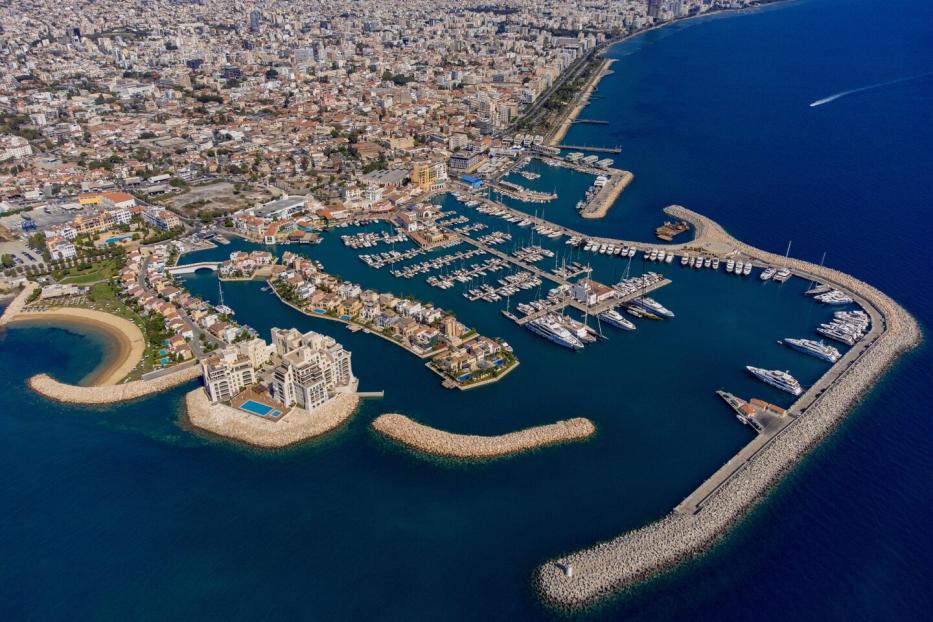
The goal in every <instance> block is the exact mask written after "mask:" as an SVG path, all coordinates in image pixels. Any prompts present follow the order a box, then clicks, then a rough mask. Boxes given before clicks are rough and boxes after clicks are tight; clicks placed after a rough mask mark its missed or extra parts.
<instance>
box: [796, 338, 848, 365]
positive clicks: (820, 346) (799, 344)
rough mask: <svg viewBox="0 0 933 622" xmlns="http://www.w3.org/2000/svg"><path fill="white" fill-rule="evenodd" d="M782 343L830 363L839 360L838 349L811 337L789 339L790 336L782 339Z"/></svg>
mask: <svg viewBox="0 0 933 622" xmlns="http://www.w3.org/2000/svg"><path fill="white" fill-rule="evenodd" d="M783 343H784V345H786V346H788V347H790V348H793V349H794V350H798V351H800V352H803V353H804V354H809V355H810V356H815V357H816V358H818V359H823V360H824V361H828V362H830V363H835V362H836V361H838V360H839V357H840V356H841V355H840V354H839V350H837V349H836V348H834V347H832V346H829V345H826V344H825V343H823V342H822V341H813V340H812V339H791V338H790V337H788V338H786V339H784V342H783Z"/></svg>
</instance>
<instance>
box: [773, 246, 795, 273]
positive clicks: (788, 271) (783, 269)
mask: <svg viewBox="0 0 933 622" xmlns="http://www.w3.org/2000/svg"><path fill="white" fill-rule="evenodd" d="M790 245H791V242H790V241H789V242H787V252H786V253H784V266H783V267H782V268H781V269H780V270H778V271H777V272H775V273H774V276H773V277H772V278H773V279H774V280H775V281H777V282H778V283H783V282H784V281H786V280H787V279H789V278H790V277H791V272H790V269H789V268H788V267H787V258H788V257H789V256H790Z"/></svg>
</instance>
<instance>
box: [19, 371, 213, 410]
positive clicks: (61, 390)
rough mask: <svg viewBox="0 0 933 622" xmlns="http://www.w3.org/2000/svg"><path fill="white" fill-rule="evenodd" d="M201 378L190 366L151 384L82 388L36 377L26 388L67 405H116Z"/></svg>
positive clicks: (134, 383)
mask: <svg viewBox="0 0 933 622" xmlns="http://www.w3.org/2000/svg"><path fill="white" fill-rule="evenodd" d="M200 377H201V366H200V365H191V366H189V367H185V368H183V369H180V370H178V371H175V372H172V373H170V374H165V375H164V376H159V377H158V378H154V379H151V380H134V381H132V382H127V383H126V384H113V385H107V386H94V387H82V386H78V385H74V384H65V383H64V382H59V381H58V380H56V379H55V378H52V377H51V376H49V375H48V374H38V375H35V376H33V377H32V378H30V379H29V382H28V384H29V388H31V389H32V390H33V391H35V392H36V393H39V394H40V395H43V396H44V397H47V398H49V399H52V400H55V401H57V402H65V403H68V404H88V405H92V404H116V403H117V402H125V401H128V400H133V399H136V398H139V397H145V396H146V395H152V394H153V393H159V392H161V391H165V390H167V389H171V388H172V387H176V386H178V385H180V384H183V383H185V382H188V381H191V380H194V379H195V378H200Z"/></svg>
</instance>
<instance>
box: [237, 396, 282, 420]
mask: <svg viewBox="0 0 933 622" xmlns="http://www.w3.org/2000/svg"><path fill="white" fill-rule="evenodd" d="M240 410H245V411H246V412H248V413H250V414H253V415H259V416H260V417H278V416H279V415H281V414H282V412H281V411H279V410H276V409H274V408H272V407H271V406H266V405H265V404H261V403H259V402H257V401H256V400H246V401H245V402H243V403H242V404H240Z"/></svg>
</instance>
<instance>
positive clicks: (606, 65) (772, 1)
mask: <svg viewBox="0 0 933 622" xmlns="http://www.w3.org/2000/svg"><path fill="white" fill-rule="evenodd" d="M788 1H789V0H758V1H757V2H755V3H754V4H751V5H749V6H745V7H736V8H721V9H713V10H710V11H706V12H705V13H700V14H698V15H688V16H686V17H678V18H676V19H672V20H670V21H666V22H662V23H659V24H654V25H652V26H649V27H648V28H643V29H642V30H639V31H637V32H630V33H627V34H625V35H623V36H621V37H618V38H616V39H612V40H610V41H606V42H605V43H604V44H602V45H601V46H599V47H597V49H596V52H595V53H596V54H600V53H605V52H606V51H608V50H609V49H611V48H612V47H613V46H615V45H618V44H620V43H625V42H627V41H630V40H632V39H634V38H636V37H639V36H641V35H644V34H647V33H649V32H652V31H654V30H661V29H663V28H666V27H668V26H672V25H674V24H683V23H687V22H693V21H699V20H702V19H705V18H713V17H716V16H720V17H724V16H728V15H730V14H733V13H735V14H741V13H742V12H750V11H753V10H758V9H763V8H765V7H769V6H772V5H776V4H784V3H786V2H788ZM618 60H619V59H617V58H605V59H604V60H603V64H602V66H601V67H600V69H599V70H598V71H597V72H595V73H594V75H593V77H591V78H590V82H589V83H588V84H587V86H586V87H584V89H583V90H582V91H581V92H580V93H579V94H578V96H577V103H576V104H575V105H574V106H573V108H571V109H570V110H569V111H568V112H567V113H566V114H565V115H564V118H563V119H561V122H560V125H558V127H557V129H556V130H555V132H554V134H553V135H552V136H551V137H550V138H549V139H548V140H547V144H548V145H549V146H552V147H554V146H557V145H559V144H560V143H561V141H562V140H563V139H564V138H565V137H566V135H567V132H569V131H570V128H571V127H572V126H573V121H574V120H575V119H576V118H577V117H579V116H580V113H581V112H583V110H584V109H585V108H586V107H587V106H588V105H589V97H590V95H592V93H593V90H594V89H595V88H596V86H597V85H598V84H599V82H600V81H601V80H602V79H603V78H604V77H606V76H607V75H610V73H611V72H609V69H610V67H611V66H612V64H613V63H615V62H616V61H618ZM591 218H599V217H597V216H592V217H591Z"/></svg>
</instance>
